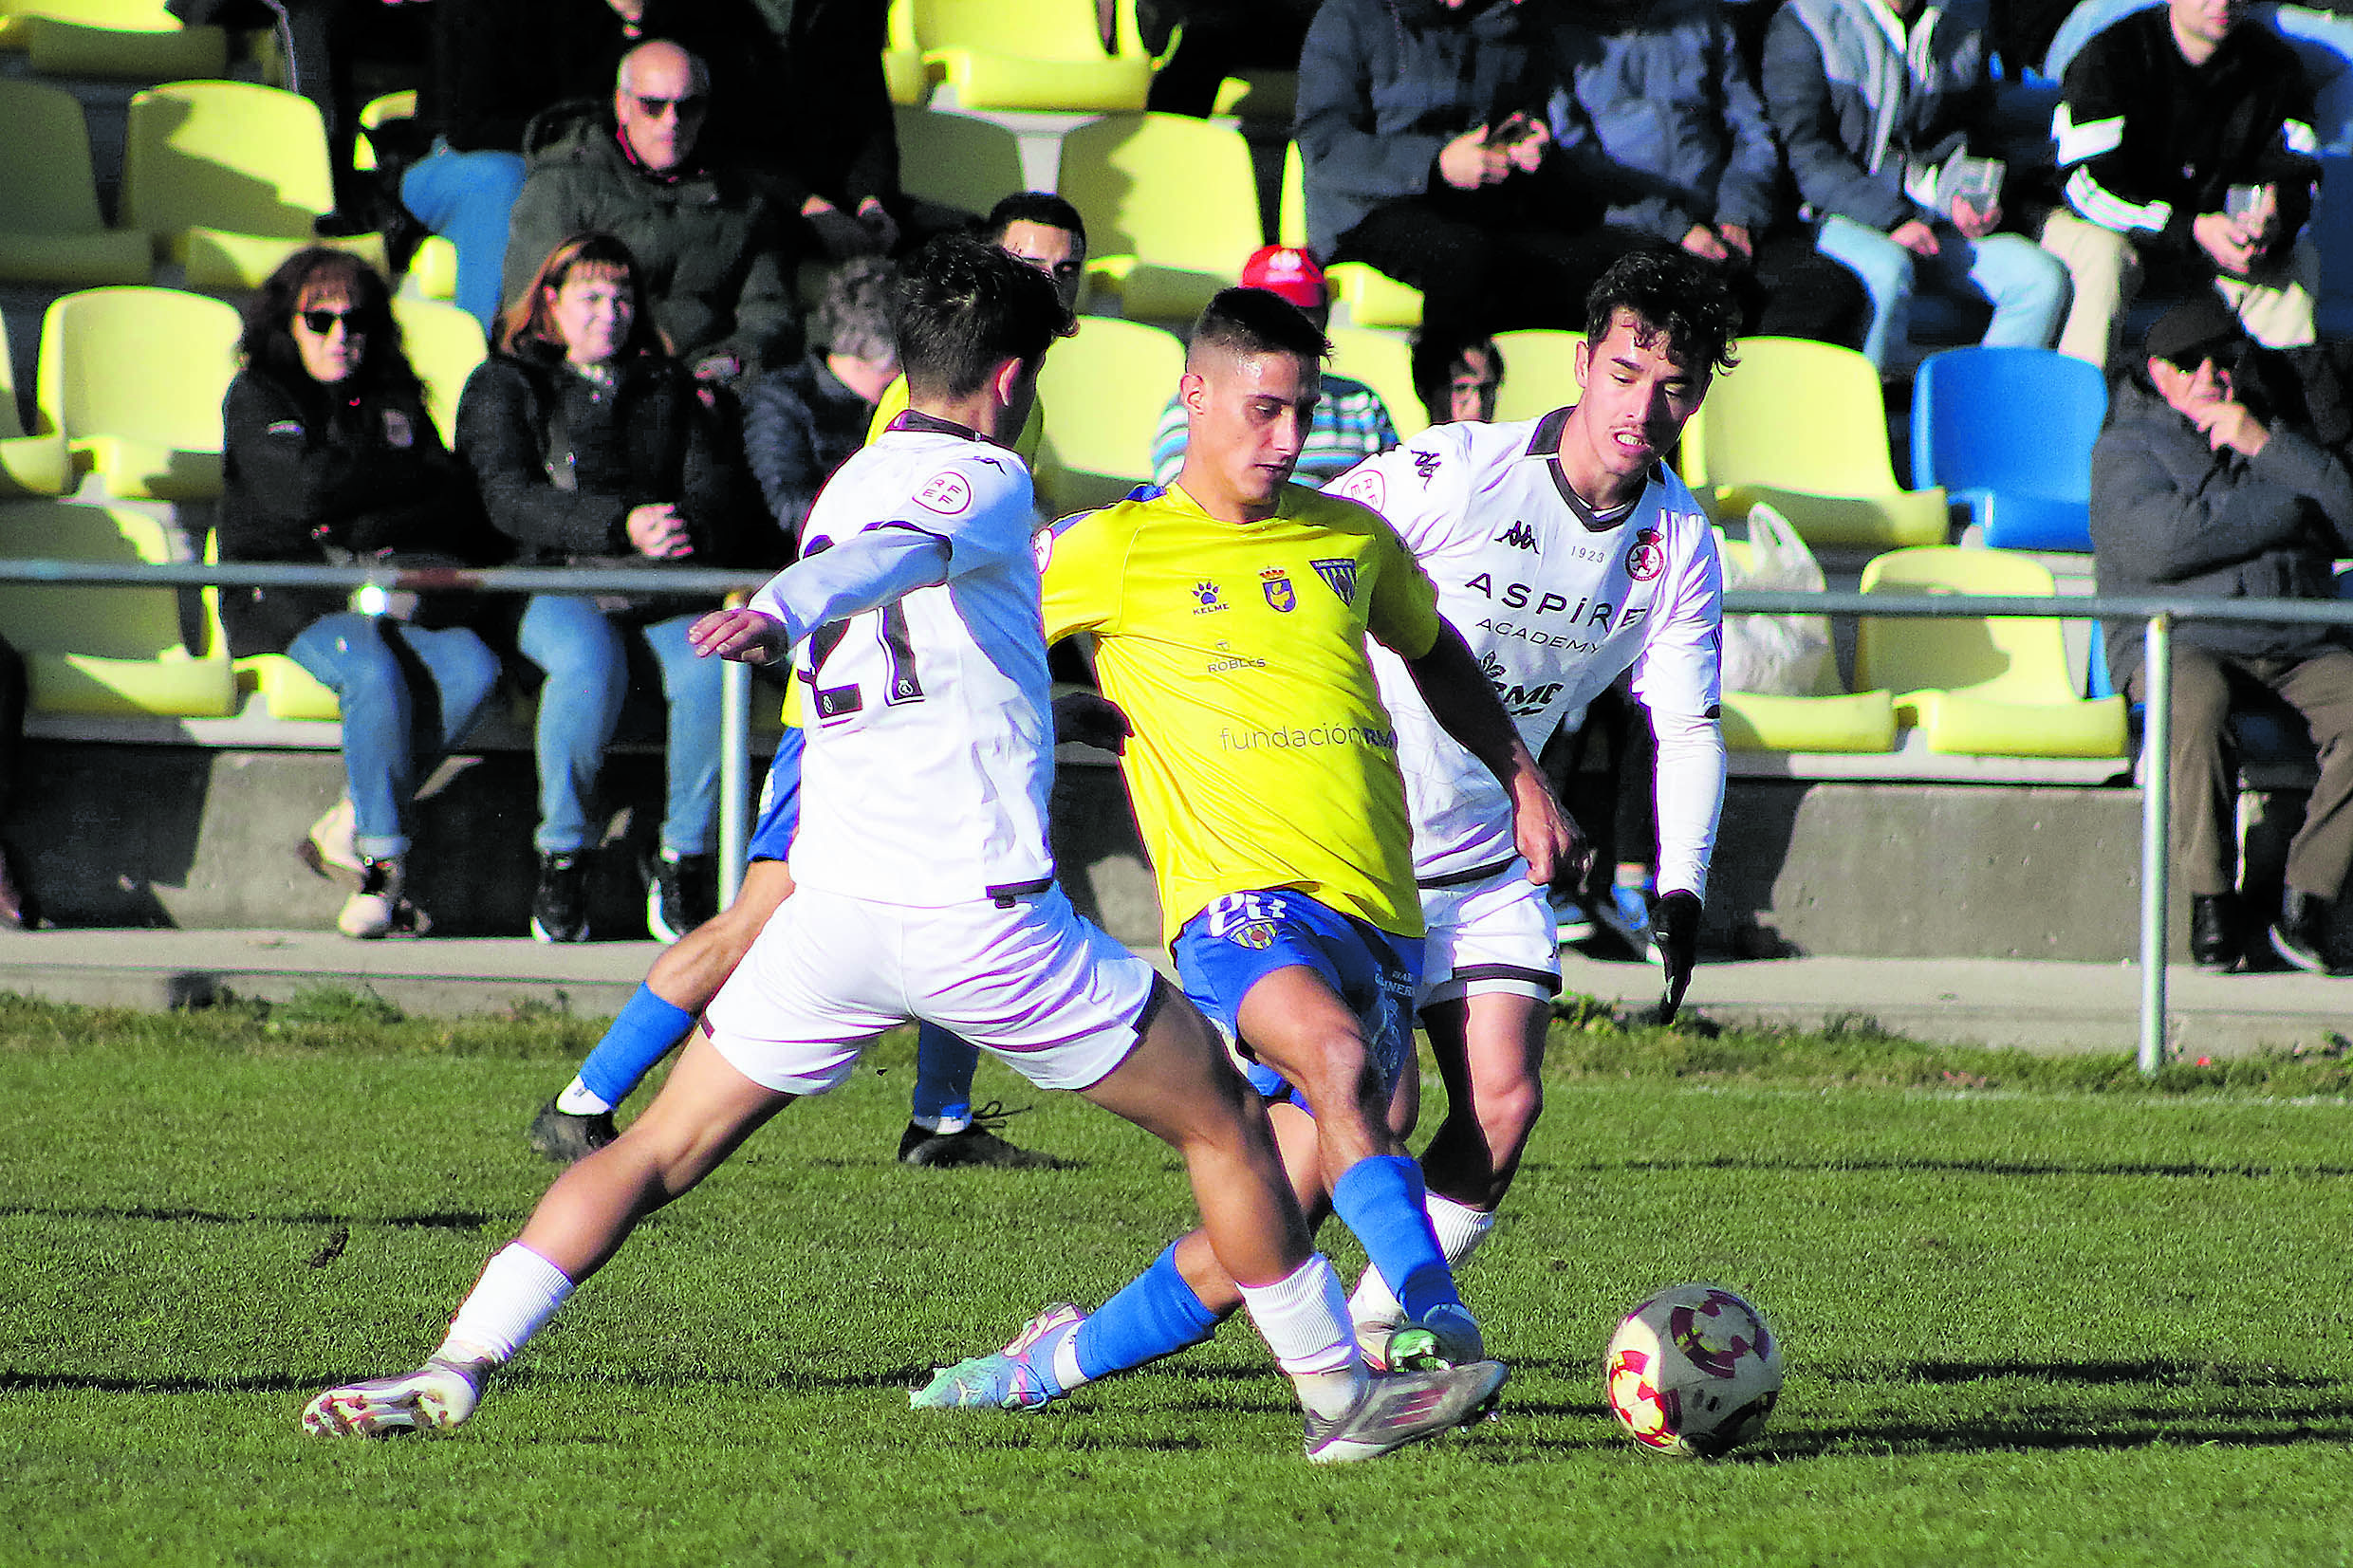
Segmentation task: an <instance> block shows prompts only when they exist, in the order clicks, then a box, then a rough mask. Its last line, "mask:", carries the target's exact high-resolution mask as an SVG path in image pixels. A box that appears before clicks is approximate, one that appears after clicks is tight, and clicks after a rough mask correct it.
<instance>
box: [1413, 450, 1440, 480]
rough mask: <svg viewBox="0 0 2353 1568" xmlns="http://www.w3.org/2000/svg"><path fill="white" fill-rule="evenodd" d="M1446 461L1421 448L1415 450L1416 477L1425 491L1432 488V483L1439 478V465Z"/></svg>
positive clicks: (1434, 453)
mask: <svg viewBox="0 0 2353 1568" xmlns="http://www.w3.org/2000/svg"><path fill="white" fill-rule="evenodd" d="M1444 461H1445V459H1444V458H1442V457H1440V456H1439V455H1438V454H1437V453H1436V452H1423V451H1421V450H1420V449H1419V448H1416V449H1415V451H1414V475H1415V477H1416V478H1417V479H1419V480H1420V481H1421V488H1422V489H1425V490H1426V489H1429V488H1430V481H1431V480H1433V479H1436V477H1437V474H1438V465H1439V464H1440V463H1442V462H1444Z"/></svg>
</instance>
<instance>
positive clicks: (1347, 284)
mask: <svg viewBox="0 0 2353 1568" xmlns="http://www.w3.org/2000/svg"><path fill="white" fill-rule="evenodd" d="M1303 200H1304V198H1303ZM1303 211H1304V209H1303ZM1302 224H1303V227H1304V224H1305V219H1304V218H1303V219H1302ZM1325 277H1326V278H1327V279H1329V280H1330V283H1331V289H1332V316H1333V319H1334V320H1336V321H1342V320H1344V321H1346V322H1347V323H1349V324H1350V325H1352V326H1419V325H1420V324H1421V290H1420V289H1418V288H1415V287H1413V286H1409V285H1406V284H1401V283H1399V282H1398V281H1397V280H1396V279H1395V278H1393V277H1391V276H1389V275H1388V274H1387V273H1386V272H1383V271H1380V269H1379V268H1377V267H1369V266H1367V265H1366V264H1365V263H1363V262H1335V263H1334V264H1333V265H1332V266H1330V267H1326V268H1325Z"/></svg>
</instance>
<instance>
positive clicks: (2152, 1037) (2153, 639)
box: [2140, 615, 2174, 1076]
mask: <svg viewBox="0 0 2353 1568" xmlns="http://www.w3.org/2000/svg"><path fill="white" fill-rule="evenodd" d="M2173 640H2174V618H2173V617H2172V616H2170V615H2154V616H2151V617H2150V618H2149V627H2148V631H2147V632H2146V633H2145V634H2144V635H2143V637H2142V642H2141V666H2140V667H2141V671H2142V675H2141V689H2142V694H2143V698H2144V700H2143V702H2142V706H2141V712H2142V714H2143V718H2142V721H2141V729H2140V735H2141V740H2140V768H2141V773H2142V782H2141V790H2140V1071H2141V1073H2142V1075H2143V1076H2146V1075H2149V1074H2153V1073H2155V1072H2156V1071H2157V1070H2158V1068H2159V1067H2162V1066H2163V1065H2164V1064H2165V904H2166V895H2167V892H2168V885H2169V880H2170V877H2171V874H2172V871H2173V847H2172V845H2171V844H2170V843H2169V842H2168V841H2167V839H2169V837H2170V831H2169V830H2170V822H2171V817H2172V804H2173V801H2172V795H2173V729H2174V726H2173V703H2174V659H2173Z"/></svg>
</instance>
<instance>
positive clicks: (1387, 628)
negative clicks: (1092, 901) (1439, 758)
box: [1045, 485, 1441, 940]
mask: <svg viewBox="0 0 2353 1568" xmlns="http://www.w3.org/2000/svg"><path fill="white" fill-rule="evenodd" d="M1045 612H1046V636H1047V641H1049V642H1051V641H1054V640H1057V639H1059V638H1061V637H1065V636H1070V635H1071V634H1073V633H1088V634H1092V636H1094V639H1095V669H1096V673H1097V675H1098V677H1099V678H1100V679H1101V680H1102V689H1103V694H1104V695H1105V696H1107V697H1109V698H1110V699H1111V700H1112V701H1113V702H1115V703H1118V704H1119V705H1120V707H1121V710H1123V711H1124V712H1125V713H1126V714H1127V716H1128V721H1129V723H1130V724H1131V725H1132V726H1133V727H1134V729H1135V731H1136V734H1135V738H1134V739H1132V740H1130V741H1129V742H1128V744H1127V752H1126V756H1125V758H1124V760H1123V762H1122V764H1121V766H1122V768H1123V769H1124V771H1125V772H1126V774H1127V787H1128V794H1129V797H1130V799H1131V800H1132V801H1133V802H1134V804H1135V808H1136V821H1137V824H1138V826H1139V828H1140V829H1141V830H1142V832H1143V839H1144V844H1145V847H1146V848H1147V849H1149V850H1150V851H1151V854H1152V864H1153V872H1154V876H1156V878H1157V879H1158V886H1159V893H1160V917H1161V924H1162V928H1163V933H1164V935H1165V936H1166V937H1168V938H1169V939H1172V940H1173V939H1174V938H1175V936H1176V934H1177V932H1178V931H1179V930H1180V929H1181V928H1182V927H1183V926H1184V923H1185V922H1186V921H1187V920H1190V919H1191V918H1192V917H1193V916H1194V915H1195V914H1197V913H1200V911H1201V910H1202V909H1203V908H1204V907H1206V906H1207V905H1208V904H1209V903H1210V902H1211V901H1213V900H1214V899H1216V898H1219V897H1221V896H1223V895H1227V894H1230V893H1250V892H1256V891H1259V890H1262V889H1269V888H1296V889H1298V890H1299V891H1301V892H1303V893H1305V894H1306V895H1308V896H1309V897H1312V898H1315V899H1317V900H1318V901H1320V902H1322V903H1324V904H1325V905H1326V906H1328V907H1329V908H1331V909H1334V910H1337V911H1338V912H1340V913H1343V914H1351V915H1355V916H1357V917H1358V918H1360V919H1362V920H1364V921H1366V922H1367V923H1369V924H1371V925H1373V926H1375V927H1377V928H1379V929H1380V930H1381V931H1385V932H1392V933H1394V934H1396V935H1399V936H1418V935H1420V934H1421V931H1422V924H1421V900H1420V897H1419V895H1417V893H1416V891H1415V887H1414V857H1413V830H1412V827H1411V824H1410V822H1409V821H1408V819H1407V817H1406V812H1405V785H1404V783H1403V781H1402V779H1401V778H1400V777H1399V772H1398V761H1397V728H1396V726H1395V725H1394V724H1393V723H1392V722H1391V720H1390V718H1389V713H1388V710H1386V709H1384V708H1383V707H1382V706H1381V702H1380V691H1379V688H1378V687H1377V686H1376V685H1375V683H1374V680H1373V672H1372V667H1371V664H1370V663H1369V661H1368V660H1367V657H1366V655H1365V647H1364V638H1365V636H1366V634H1367V633H1370V634H1371V635H1372V636H1375V637H1377V638H1379V639H1380V641H1381V642H1382V643H1383V644H1384V645H1386V646H1387V647H1389V648H1391V649H1393V650H1394V651H1396V652H1397V653H1398V654H1399V655H1403V656H1404V657H1406V658H1409V659H1415V658H1419V657H1421V656H1422V655H1424V654H1427V653H1428V652H1429V651H1430V650H1431V648H1432V647H1433V646H1435V645H1436V641H1437V637H1438V628H1439V626H1440V624H1441V622H1440V620H1439V618H1438V609H1437V596H1436V590H1435V589H1434V588H1433V587H1432V586H1431V583H1430V580H1429V579H1428V578H1426V577H1424V576H1423V575H1422V572H1421V568H1420V567H1419V566H1418V565H1417V564H1416V563H1415V561H1414V558H1413V555H1412V554H1411V552H1409V551H1408V550H1407V549H1406V548H1405V546H1404V545H1403V544H1401V543H1399V540H1398V536H1397V535H1396V533H1395V532H1393V531H1392V530H1391V529H1390V527H1389V525H1388V524H1387V523H1385V522H1383V521H1382V520H1381V518H1380V514H1379V513H1377V512H1374V511H1371V510H1368V509H1367V508H1365V507H1361V506H1359V505H1357V504H1356V503H1355V502H1353V501H1346V500H1343V499H1341V498H1340V497H1339V496H1336V495H1326V494H1324V493H1323V492H1321V491H1317V490H1311V489H1305V488H1304V487H1301V486H1297V485H1289V486H1286V487H1285V488H1284V490H1283V494H1282V496H1281V499H1280V501H1279V503H1278V507H1277V510H1276V513H1275V515H1274V516H1272V517H1269V518H1268V519H1266V520H1264V521H1263V522H1257V523H1222V522H1219V521H1218V520H1217V519H1215V518H1214V517H1211V516H1210V515H1209V514H1208V513H1207V512H1205V511H1203V510H1202V509H1201V507H1199V505H1198V504H1197V503H1195V501H1194V499H1193V498H1192V497H1191V496H1190V495H1188V494H1186V493H1185V491H1184V490H1183V489H1180V488H1177V487H1171V488H1170V489H1166V490H1160V491H1155V492H1153V493H1151V494H1149V495H1148V496H1146V497H1144V498H1141V499H1134V500H1128V501H1122V502H1121V503H1120V504H1118V505H1117V506H1113V507H1104V508H1103V509H1102V510H1100V511H1093V512H1081V513H1079V514H1078V515H1077V516H1075V517H1071V518H1067V519H1065V520H1064V521H1063V522H1062V523H1059V524H1057V525H1055V527H1054V531H1053V535H1052V543H1051V546H1050V550H1049V551H1048V552H1047V563H1046V572H1045Z"/></svg>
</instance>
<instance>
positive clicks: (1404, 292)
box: [1324, 262, 1421, 327]
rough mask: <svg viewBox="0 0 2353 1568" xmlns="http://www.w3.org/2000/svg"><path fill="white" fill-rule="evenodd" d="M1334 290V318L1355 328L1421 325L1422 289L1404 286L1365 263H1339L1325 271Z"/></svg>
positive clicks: (1326, 268)
mask: <svg viewBox="0 0 2353 1568" xmlns="http://www.w3.org/2000/svg"><path fill="white" fill-rule="evenodd" d="M1324 276H1325V278H1326V279H1327V280H1329V282H1330V285H1331V290H1332V316H1333V319H1334V320H1335V321H1345V322H1347V323H1349V324H1350V325H1352V326H1391V327H1411V326H1419V325H1420V324H1421V290H1420V289H1418V288H1415V287H1413V286H1410V285H1407V284H1401V283H1399V282H1398V281H1397V280H1396V279H1395V278H1393V277H1391V276H1389V275H1388V274H1387V273H1386V272H1383V271H1381V270H1380V269H1379V268H1378V267H1371V266H1368V265H1366V264H1365V263H1363V262H1335V263H1333V264H1332V265H1331V266H1330V267H1325V269H1324Z"/></svg>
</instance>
